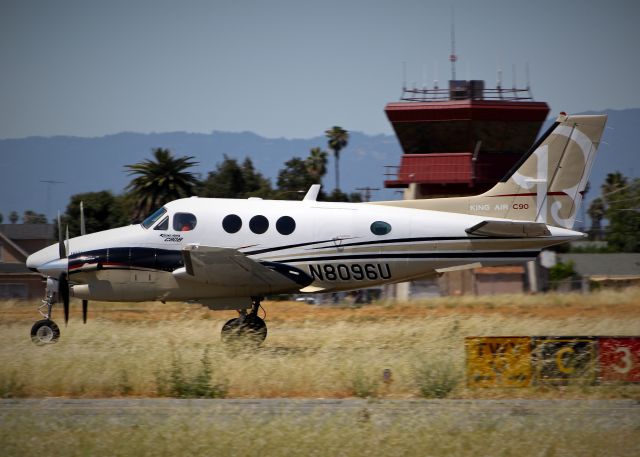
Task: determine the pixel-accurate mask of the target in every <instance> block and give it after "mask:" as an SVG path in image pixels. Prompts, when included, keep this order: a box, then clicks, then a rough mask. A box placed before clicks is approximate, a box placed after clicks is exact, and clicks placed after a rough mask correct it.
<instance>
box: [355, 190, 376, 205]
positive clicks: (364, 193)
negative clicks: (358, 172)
mask: <svg viewBox="0 0 640 457" xmlns="http://www.w3.org/2000/svg"><path fill="white" fill-rule="evenodd" d="M356 190H359V191H360V193H361V194H362V199H363V200H364V201H365V202H370V201H371V191H373V190H380V189H378V188H377V187H369V186H367V187H358V188H356Z"/></svg>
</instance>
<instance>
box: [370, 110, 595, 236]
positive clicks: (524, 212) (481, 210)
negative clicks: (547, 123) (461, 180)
mask: <svg viewBox="0 0 640 457" xmlns="http://www.w3.org/2000/svg"><path fill="white" fill-rule="evenodd" d="M606 122H607V116H606V115H591V116H586V115H585V116H567V115H564V114H563V115H561V116H559V117H558V119H557V120H556V122H555V123H554V124H553V125H552V126H551V128H549V130H547V132H546V133H545V134H544V135H543V136H542V137H541V138H540V139H539V140H538V141H537V142H536V144H534V145H533V147H532V148H531V149H530V150H529V152H528V153H527V154H525V155H524V156H523V157H522V159H521V160H520V161H519V162H518V163H516V165H514V167H513V168H512V170H511V171H510V172H509V173H507V175H506V176H505V177H504V178H503V179H502V180H501V181H500V182H499V183H498V184H496V185H495V186H494V187H493V188H492V189H491V190H489V191H488V192H485V193H484V194H482V195H478V196H474V197H456V198H437V199H431V200H428V199H427V200H404V201H398V202H379V204H384V205H389V204H392V205H393V206H403V207H408V208H419V209H430V210H436V211H449V212H454V213H463V214H474V215H478V216H487V217H498V218H506V219H515V220H521V221H535V222H543V223H546V224H549V225H554V226H557V227H563V228H568V229H570V228H572V227H573V223H574V222H575V219H576V215H577V214H578V210H579V208H580V204H581V203H582V197H583V193H584V189H585V187H586V185H587V182H588V180H589V175H590V173H591V167H592V165H593V161H594V159H595V155H596V150H597V149H598V145H599V144H600V138H601V137H602V132H603V131H604V127H605V124H606Z"/></svg>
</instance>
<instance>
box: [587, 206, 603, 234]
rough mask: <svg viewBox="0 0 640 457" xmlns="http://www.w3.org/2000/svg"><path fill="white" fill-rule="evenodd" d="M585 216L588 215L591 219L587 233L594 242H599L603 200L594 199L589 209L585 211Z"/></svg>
mask: <svg viewBox="0 0 640 457" xmlns="http://www.w3.org/2000/svg"><path fill="white" fill-rule="evenodd" d="M587 214H589V218H590V219H591V228H590V229H589V232H590V234H591V238H592V239H595V240H599V239H601V238H602V220H603V219H604V216H605V206H604V200H602V198H600V197H598V198H594V199H593V201H592V202H591V204H590V205H589V209H588V210H587Z"/></svg>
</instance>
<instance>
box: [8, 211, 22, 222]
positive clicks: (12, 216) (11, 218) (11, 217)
mask: <svg viewBox="0 0 640 457" xmlns="http://www.w3.org/2000/svg"><path fill="white" fill-rule="evenodd" d="M18 220H20V216H19V215H18V212H17V211H11V212H10V213H9V222H11V223H12V224H15V223H16V222H18Z"/></svg>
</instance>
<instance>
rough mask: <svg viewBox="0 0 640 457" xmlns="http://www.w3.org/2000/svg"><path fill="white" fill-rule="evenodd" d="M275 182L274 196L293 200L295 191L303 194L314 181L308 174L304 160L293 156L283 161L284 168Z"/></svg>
mask: <svg viewBox="0 0 640 457" xmlns="http://www.w3.org/2000/svg"><path fill="white" fill-rule="evenodd" d="M277 183H278V192H277V194H276V198H281V199H285V200H293V199H294V194H295V193H298V194H304V193H305V192H306V191H307V190H309V187H311V185H312V184H316V181H315V179H314V177H313V176H312V175H311V174H309V171H308V168H307V163H306V161H305V160H303V159H301V158H300V157H293V158H291V159H289V160H287V161H286V162H285V163H284V168H283V169H282V170H280V172H279V173H278V181H277Z"/></svg>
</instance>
